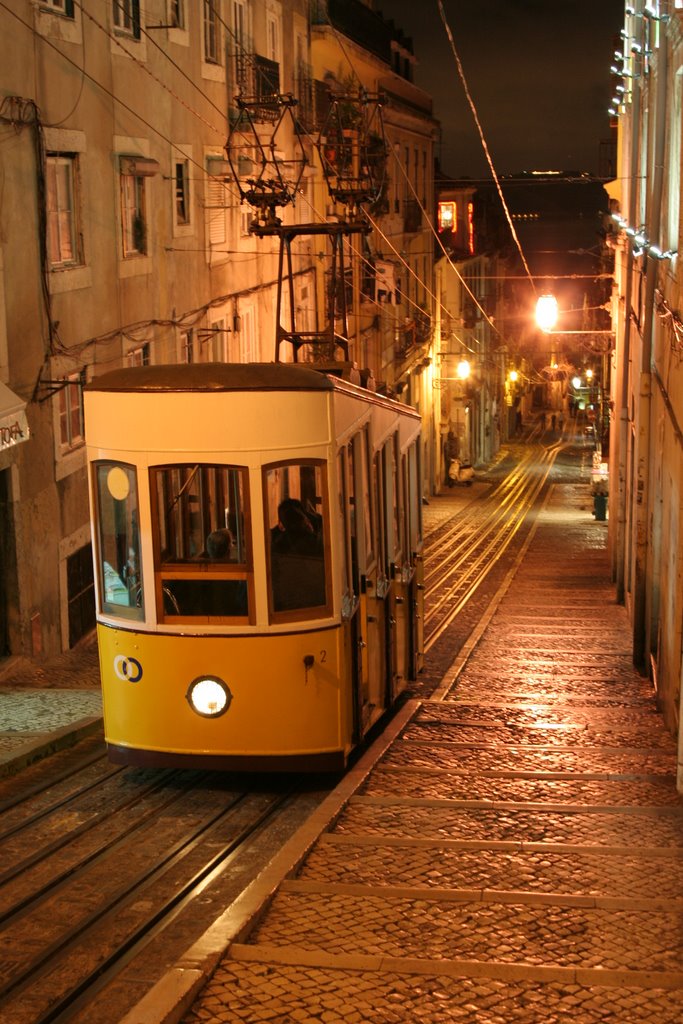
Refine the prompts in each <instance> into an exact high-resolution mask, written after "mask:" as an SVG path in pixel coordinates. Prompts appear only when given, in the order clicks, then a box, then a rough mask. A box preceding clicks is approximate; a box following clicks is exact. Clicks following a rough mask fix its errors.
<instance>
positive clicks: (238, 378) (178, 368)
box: [86, 363, 335, 391]
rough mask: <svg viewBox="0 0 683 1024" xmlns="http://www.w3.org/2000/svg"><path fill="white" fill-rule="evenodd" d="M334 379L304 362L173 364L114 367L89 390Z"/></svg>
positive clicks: (218, 387) (330, 385) (245, 387)
mask: <svg viewBox="0 0 683 1024" xmlns="http://www.w3.org/2000/svg"><path fill="white" fill-rule="evenodd" d="M334 387H335V384H334V381H333V380H331V379H330V378H329V377H327V376H326V374H325V373H321V372H320V371H318V370H314V369H312V368H311V367H310V366H302V365H301V364H300V363H189V364H188V363H169V364H157V365H154V366H127V367H123V368H121V369H118V370H110V371H109V373H103V374H102V376H100V377H95V378H94V380H92V381H90V383H89V384H87V385H86V390H87V391H333V390H334Z"/></svg>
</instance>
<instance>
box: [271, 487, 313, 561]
mask: <svg viewBox="0 0 683 1024" xmlns="http://www.w3.org/2000/svg"><path fill="white" fill-rule="evenodd" d="M277 515H278V521H277V526H276V527H275V528H274V529H273V531H272V543H273V550H274V551H277V552H278V554H296V555H321V554H322V529H321V528H322V522H321V521H320V517H319V516H317V515H316V520H318V522H316V523H314V521H313V518H312V515H311V514H310V513H308V512H306V510H305V508H304V506H303V504H302V502H300V501H299V499H298V498H285V499H284V501H281V502H280V504H279V505H278V509H277Z"/></svg>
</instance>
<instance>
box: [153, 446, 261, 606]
mask: <svg viewBox="0 0 683 1024" xmlns="http://www.w3.org/2000/svg"><path fill="white" fill-rule="evenodd" d="M191 466H195V467H196V468H197V469H199V470H200V471H207V472H208V471H215V470H221V471H225V472H226V473H229V472H230V471H236V472H237V473H239V479H240V499H241V507H240V509H239V515H240V517H241V520H242V527H243V543H244V553H245V558H244V560H243V561H241V562H238V561H235V562H233V561H227V560H226V561H211V560H210V559H207V558H205V557H203V556H202V554H201V553H199V554H195V555H192V556H188V558H187V559H182V560H179V559H177V558H166V559H164V558H163V550H162V545H163V543H164V541H163V539H162V529H161V527H162V523H161V520H160V509H159V491H158V487H157V482H158V475H159V474H161V473H163V472H164V471H167V470H183V469H188V468H190V467H191ZM228 483H229V479H228ZM149 494H150V509H151V534H152V549H153V553H154V592H155V601H156V614H157V621H158V622H163V623H176V624H177V623H180V622H187V623H190V624H193V625H222V626H243V625H253V623H254V622H255V621H256V600H255V587H254V550H253V548H254V544H253V535H252V531H251V530H250V528H249V524H250V523H251V521H252V519H251V499H250V491H249V469H248V467H247V466H240V465H234V464H232V463H221V462H199V463H191V462H182V463H180V462H173V463H163V464H159V465H154V466H150V467H149ZM201 511H202V516H203V519H202V532H204V531H205V529H208V525H213V524H208V525H207V524H206V523H205V522H204V518H205V513H206V509H205V508H202V510H201ZM214 528H216V527H214ZM168 532H169V522H168V521H167V520H164V523H163V533H164V536H166V535H167V534H168ZM166 543H168V541H167V542H166ZM174 580H176V581H181V582H185V583H190V582H192V581H195V582H197V583H209V582H220V581H221V580H223V581H245V582H246V594H247V613H246V614H245V615H237V614H235V615H212V614H205V613H201V614H196V615H193V614H188V613H186V612H182V611H179V612H177V613H174V612H167V611H166V610H165V608H164V598H165V597H168V593H167V591H168V590H169V589H170V588H166V587H165V585H164V584H165V581H170V582H173V581H174Z"/></svg>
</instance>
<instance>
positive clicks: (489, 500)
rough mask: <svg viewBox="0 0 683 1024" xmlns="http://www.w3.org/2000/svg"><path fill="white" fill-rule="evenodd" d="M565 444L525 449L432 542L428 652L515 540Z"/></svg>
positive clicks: (427, 562) (428, 574)
mask: <svg viewBox="0 0 683 1024" xmlns="http://www.w3.org/2000/svg"><path fill="white" fill-rule="evenodd" d="M565 447H567V446H566V445H565V444H563V443H562V442H561V441H558V442H556V443H555V444H553V445H550V446H548V447H544V448H542V450H541V451H540V452H539V451H538V449H535V450H534V449H532V450H527V451H525V452H524V454H523V456H522V458H521V459H520V461H519V462H518V463H517V465H516V466H515V467H514V468H513V469H512V470H511V471H510V472H509V473H508V474H507V475H506V476H505V478H504V479H503V480H502V481H501V482H500V483H499V484H497V485H496V486H495V487H494V488H492V490H491V492H490V493H489V494H488V495H487V496H486V497H484V498H481V499H480V500H479V501H478V502H477V503H476V504H473V505H472V507H471V508H467V509H465V510H464V512H463V513H462V514H461V515H460V516H458V517H457V520H456V522H455V523H454V524H453V525H452V526H450V527H449V528H447V529H446V530H445V531H442V532H440V534H439V535H438V537H436V538H435V539H434V542H433V543H432V544H430V546H429V553H428V556H427V558H426V560H425V578H424V582H425V586H426V588H427V594H428V600H427V606H426V611H425V639H424V649H425V651H429V650H430V649H431V648H432V647H433V646H434V644H436V643H437V641H438V640H439V639H440V638H441V637H442V636H443V635H444V633H445V632H446V631H447V630H448V628H449V626H450V625H451V624H452V622H453V621H454V619H455V618H456V617H457V616H458V615H459V614H460V613H461V612H462V611H463V609H464V608H465V607H466V605H467V604H468V603H469V602H470V601H471V599H472V598H473V597H474V595H475V594H476V592H477V591H478V590H479V588H480V587H481V585H482V584H483V583H484V581H485V580H486V578H487V577H488V575H489V573H490V572H491V570H492V569H493V567H494V566H495V564H496V562H497V561H498V560H499V559H500V558H501V557H502V555H503V554H504V553H505V552H506V550H507V549H508V548H509V546H510V545H511V544H512V542H513V540H514V538H515V536H516V535H517V533H518V532H519V530H520V529H521V528H522V527H523V525H524V523H525V521H526V519H527V516H528V513H529V512H530V510H531V509H532V508H533V507H534V505H535V503H536V502H537V500H538V499H539V497H540V495H541V493H542V491H543V488H544V487H545V485H546V482H547V480H548V477H549V475H550V473H551V471H552V468H553V466H554V464H555V461H556V460H557V457H558V455H559V454H560V453H561V452H562V450H563V449H564V448H565Z"/></svg>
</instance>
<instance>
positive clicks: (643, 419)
mask: <svg viewBox="0 0 683 1024" xmlns="http://www.w3.org/2000/svg"><path fill="white" fill-rule="evenodd" d="M659 32H660V34H659V46H658V49H657V92H656V98H655V123H654V145H653V169H654V174H653V179H652V189H651V192H650V197H649V202H648V208H647V225H646V233H647V237H648V238H649V239H650V241H652V242H653V243H658V242H659V239H660V231H661V221H662V211H661V205H662V190H663V183H664V153H665V143H666V113H667V103H666V100H667V74H668V59H667V58H668V52H667V40H666V29H665V25H664V24H660V27H659ZM645 259H646V262H647V271H646V277H645V303H644V309H643V342H642V353H641V360H640V387H639V397H638V415H637V418H636V423H637V438H636V475H637V491H636V509H635V521H636V522H635V525H636V550H635V567H634V568H635V576H634V588H633V661H634V664H635V665H636V666H637V668H638V669H640V671H641V672H643V673H646V672H647V669H648V662H649V658H650V652H651V650H652V632H653V630H652V615H651V612H652V610H653V608H654V607H655V606H656V603H657V601H656V594H655V587H654V579H653V571H654V564H653V563H654V558H653V543H654V537H652V538H650V537H649V536H648V533H649V530H650V523H651V520H652V510H653V505H654V501H653V494H652V490H653V489H652V473H651V461H652V454H653V453H652V451H651V433H652V424H651V417H652V342H653V333H654V309H655V288H656V286H657V267H658V264H657V260H656V259H653V258H652V257H651V256H647V255H646V256H645Z"/></svg>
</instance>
